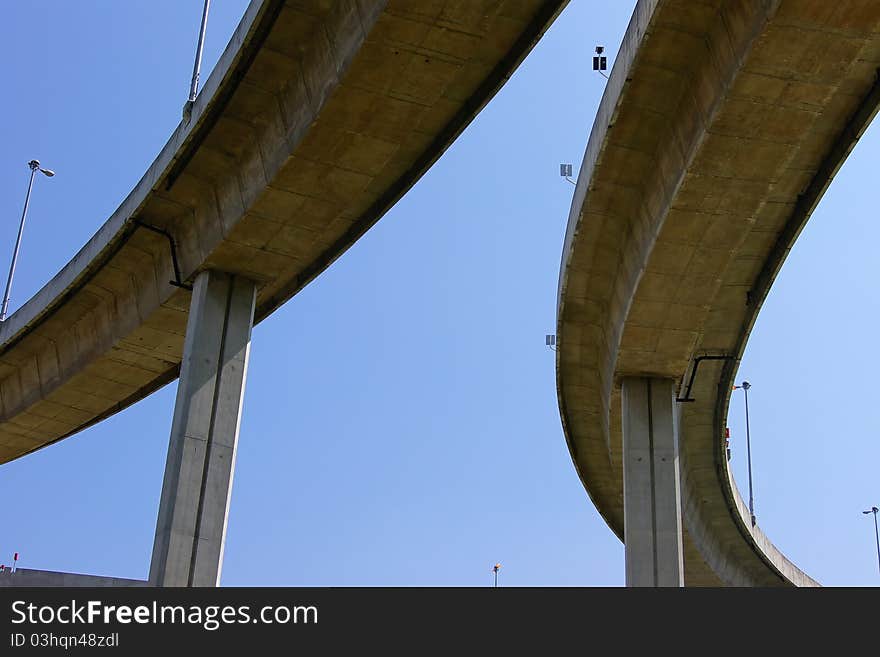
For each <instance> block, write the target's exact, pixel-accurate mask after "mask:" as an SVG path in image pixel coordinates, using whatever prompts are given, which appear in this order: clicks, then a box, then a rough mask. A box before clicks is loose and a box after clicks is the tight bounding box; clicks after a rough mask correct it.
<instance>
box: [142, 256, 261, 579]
mask: <svg viewBox="0 0 880 657" xmlns="http://www.w3.org/2000/svg"><path fill="white" fill-rule="evenodd" d="M255 298H256V287H255V285H254V283H253V282H251V281H248V280H246V279H243V278H240V277H236V276H232V275H230V274H224V273H220V272H212V271H206V272H202V273H201V274H199V275H198V277H197V278H196V281H195V285H194V286H193V296H192V301H191V304H190V312H189V322H188V324H187V327H186V339H185V341H184V347H183V362H182V363H181V366H180V381H179V383H178V387H177V401H176V403H175V405H174V420H173V422H172V426H171V440H170V442H169V445H168V459H167V461H166V463H165V480H164V482H163V484H162V498H161V501H160V503H159V518H158V520H157V522H156V538H155V542H154V543H153V558H152V562H151V564H150V583H151V584H152V585H154V586H217V585H218V583H219V582H220V568H221V565H222V562H223V544H224V542H225V539H226V521H227V518H228V514H229V498H230V493H231V492H232V475H233V470H234V468H235V449H236V445H237V443H238V428H239V422H240V418H241V405H242V399H243V397H244V384H245V375H246V373H247V363H248V349H249V346H250V338H251V326H252V325H253V321H254V300H255Z"/></svg>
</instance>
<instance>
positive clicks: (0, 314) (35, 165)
mask: <svg viewBox="0 0 880 657" xmlns="http://www.w3.org/2000/svg"><path fill="white" fill-rule="evenodd" d="M28 166H29V167H30V168H31V178H30V181H29V182H28V188H27V195H26V196H25V197H24V210H22V212H21V223H20V224H19V225H18V237H17V238H16V240H15V251H13V252H12V264H11V265H10V266H9V278H7V279H6V293H5V294H4V295H3V307H2V309H0V322H3V321H6V311H7V310H9V293H10V292H11V291H12V277H13V276H14V275H15V265H16V263H17V262H18V251H19V249H20V248H21V236H22V234H23V233H24V220H25V219H26V218H27V211H28V204H29V203H30V201H31V190H32V189H33V187H34V176H36V175H37V171H39V172H40V173H42V174H43V175H44V176H46V177H47V178H51V177H52V176H54V175H55V172H54V171H52V170H50V169H43V168H42V167H40V163H39V161H37V160H31V161H30V162H28Z"/></svg>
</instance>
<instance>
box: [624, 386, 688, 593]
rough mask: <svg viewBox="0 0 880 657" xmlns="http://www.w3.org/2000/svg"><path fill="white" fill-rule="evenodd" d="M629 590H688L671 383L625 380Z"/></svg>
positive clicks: (673, 393)
mask: <svg viewBox="0 0 880 657" xmlns="http://www.w3.org/2000/svg"><path fill="white" fill-rule="evenodd" d="M620 389H621V401H622V404H623V407H622V409H621V416H622V420H621V424H622V437H623V506H624V517H623V523H624V530H623V535H624V543H625V545H626V585H627V586H653V587H656V586H684V560H683V557H682V537H681V493H680V489H679V472H678V408H677V405H676V402H675V386H674V383H673V381H672V380H670V379H650V378H641V377H630V378H625V379H623V380H622V381H621V384H620Z"/></svg>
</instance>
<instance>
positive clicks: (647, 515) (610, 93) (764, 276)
mask: <svg viewBox="0 0 880 657" xmlns="http://www.w3.org/2000/svg"><path fill="white" fill-rule="evenodd" d="M878 68H880V3H876V2H871V1H869V0H846V1H843V2H833V3H830V2H824V1H822V0H753V1H746V0H707V1H705V2H703V1H693V2H691V1H684V0H639V2H638V3H637V5H636V8H635V11H634V13H633V16H632V19H631V22H630V24H629V27H628V29H627V31H626V35H625V37H624V40H623V44H622V47H621V49H620V52H619V53H618V55H617V59H616V61H615V64H614V67H613V71H612V73H611V75H610V80H609V82H608V84H607V88H606V90H605V94H604V97H603V99H602V101H601V105H600V107H599V110H598V113H597V116H596V119H595V122H594V125H593V129H592V132H591V134H590V138H589V143H588V146H587V149H586V154H585V157H584V161H583V165H582V167H581V170H580V174H579V177H578V181H577V186H576V188H575V193H574V199H573V202H572V206H571V212H570V215H569V222H568V228H567V232H566V236H565V243H564V248H563V256H562V265H561V272H560V280H559V289H558V325H557V335H558V344H559V349H558V352H557V388H558V397H559V405H560V409H561V414H562V419H563V424H564V427H565V434H566V438H567V441H568V445H569V449H570V452H571V455H572V459H573V461H574V464H575V466H576V468H577V471H578V473H579V475H580V477H581V479H582V481H583V483H584V486H585V487H586V489H587V491H588V492H589V494H590V497H591V498H592V500H593V502H594V503H595V504H596V506H597V508H598V509H599V511H600V513H601V514H602V516H603V517H604V518H605V520H606V522H607V523H608V525H609V526H610V527H611V529H612V530H613V531H614V532H615V533H616V534H617V535H618V536H619V537H620V538H621V540H623V541H624V542H625V544H626V565H627V583H628V584H633V585H657V584H661V585H662V584H669V585H681V584H687V585H736V586H777V585H797V586H812V585H816V582H815V581H814V580H813V579H811V578H810V577H809V576H808V575H806V574H805V573H803V572H801V571H800V570H799V569H798V568H797V567H796V566H795V565H794V564H792V563H791V562H790V561H789V560H788V559H786V557H785V556H784V555H783V554H782V553H781V552H780V551H779V550H777V549H776V548H775V547H774V546H773V544H772V543H771V542H770V540H769V539H768V538H767V537H766V535H765V534H764V533H763V532H762V530H761V528H760V527H759V526H757V525H756V524H754V523H753V522H752V521H751V518H750V514H749V511H748V509H747V507H746V505H745V504H744V503H743V500H742V499H741V497H740V494H739V492H738V491H737V487H736V484H735V483H734V480H733V477H732V475H731V472H730V469H729V467H728V463H727V458H726V454H725V449H724V428H725V424H726V418H727V411H728V404H729V399H730V394H731V388H732V384H733V381H734V376H735V375H736V371H737V365H738V363H739V359H740V358H741V357H742V354H743V351H744V349H745V346H746V342H747V340H748V336H749V332H750V331H751V329H752V326H753V325H754V322H755V319H756V317H757V315H758V312H759V311H760V309H761V305H762V303H763V301H764V299H765V298H766V296H767V293H768V291H769V289H770V286H771V285H772V283H773V280H774V278H775V276H776V275H777V273H778V272H779V270H780V268H781V266H782V264H783V262H784V260H785V258H786V255H787V254H788V252H789V250H790V249H791V248H792V246H793V245H794V242H795V240H796V239H797V237H798V234H799V233H800V231H801V229H802V228H803V227H804V225H805V223H806V221H807V220H808V218H809V217H810V214H811V212H812V211H813V210H814V208H815V207H816V205H817V204H818V203H819V201H820V199H821V197H822V195H823V193H824V191H825V190H826V189H827V187H828V185H829V184H830V182H831V180H832V179H833V177H834V175H835V173H836V172H837V170H838V168H839V167H840V166H841V164H842V163H843V161H844V160H845V159H846V157H847V155H848V154H849V153H850V151H851V150H852V148H853V147H854V146H855V144H856V142H857V141H858V139H859V137H860V136H861V135H862V133H863V132H864V130H865V129H866V127H867V126H868V124H869V123H870V121H871V120H872V119H873V117H874V115H875V114H876V112H877V109H878V101H880V85H878ZM706 357H709V358H706ZM677 399H678V400H682V399H686V400H687V401H676V400H677ZM779 439H782V437H780V438H779Z"/></svg>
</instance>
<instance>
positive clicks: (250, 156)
mask: <svg viewBox="0 0 880 657" xmlns="http://www.w3.org/2000/svg"><path fill="white" fill-rule="evenodd" d="M565 4H566V0H517V1H516V2H510V1H503V0H478V1H474V2H453V1H448V2H444V1H441V2H419V3H414V2H407V1H406V0H390V1H388V2H385V1H382V0H332V1H329V0H298V1H294V0H290V1H287V2H284V1H281V0H254V1H253V2H252V3H251V4H250V6H249V7H248V9H247V11H246V13H245V16H244V18H243V19H242V21H241V23H240V25H239V27H238V28H237V30H236V32H235V33H234V35H233V37H232V39H231V41H230V43H229V45H228V47H227V49H226V51H225V52H224V54H223V55H222V57H221V59H220V61H219V62H218V64H217V66H216V68H215V70H214V71H213V73H212V74H211V76H210V78H209V79H208V80H207V82H206V84H205V86H204V88H203V90H202V92H201V93H200V95H199V97H198V99H197V100H196V102H195V105H194V107H193V111H192V115H191V118H190V119H189V120H185V121H184V122H182V123H181V124H180V125H179V127H178V128H177V130H176V131H175V132H174V134H173V135H172V136H171V138H170V139H169V141H168V143H167V144H166V145H165V147H164V148H163V150H162V152H161V153H160V154H159V156H158V157H157V159H156V160H155V162H154V163H153V164H152V166H151V167H150V168H149V170H148V171H147V172H146V174H145V175H144V177H143V178H142V179H141V181H140V182H139V183H138V185H137V186H136V187H135V189H133V190H132V192H131V193H130V194H129V196H128V197H127V198H126V199H125V201H124V202H123V203H122V204H121V205H120V207H119V208H118V210H117V211H116V212H115V213H114V214H113V216H111V217H110V218H109V219H108V220H107V222H106V223H105V224H104V225H103V226H102V227H101V228H100V230H98V232H97V233H96V234H95V236H94V237H93V238H92V239H91V240H90V241H89V242H88V243H87V244H86V245H85V246H84V247H83V248H82V249H81V250H80V252H79V253H78V254H77V255H76V256H75V257H74V258H73V259H72V260H71V261H70V262H69V263H68V264H67V265H66V266H65V267H64V268H63V269H62V270H61V271H60V272H59V273H58V274H57V275H56V276H55V277H54V278H53V279H52V280H51V281H50V282H49V283H48V284H47V285H46V286H45V287H44V288H43V289H42V290H40V292H38V293H37V294H36V295H35V296H34V297H33V298H32V299H30V300H29V301H28V302H27V303H26V304H25V305H24V306H23V307H21V308H20V309H18V310H17V311H16V312H15V313H14V314H13V315H12V316H10V317H9V318H8V319H7V321H5V322H4V323H3V324H2V325H0V463H4V462H7V461H10V460H12V459H15V458H18V457H20V456H22V455H24V454H28V453H29V452H32V451H34V450H36V449H39V448H41V447H44V446H46V445H48V444H51V443H52V442H54V441H57V440H60V439H62V438H65V437H67V436H70V435H72V434H74V433H76V432H78V431H80V430H82V429H83V428H85V427H87V426H89V425H91V424H94V423H95V422H98V421H100V420H101V419H103V418H105V417H108V416H109V415H111V414H113V413H116V412H118V411H120V410H121V409H123V408H125V407H126V406H128V405H130V404H132V403H134V402H135V401H137V400H139V399H141V398H143V397H144V396H146V395H148V394H150V393H151V392H152V391H154V390H156V389H157V388H159V387H161V386H162V385H164V384H165V383H167V382H169V381H172V380H173V379H174V378H176V377H177V376H178V373H179V370H180V363H181V355H182V350H183V340H184V334H185V331H186V326H187V318H188V313H189V305H190V292H189V291H187V290H185V289H182V288H180V287H176V286H174V285H172V284H170V283H169V281H171V280H173V279H175V272H174V264H173V262H172V257H171V254H172V249H171V248H170V244H169V239H168V236H170V238H171V239H172V240H173V242H174V245H175V251H176V255H177V257H178V260H179V263H178V264H179V269H180V272H181V278H182V280H183V281H184V282H185V283H186V282H192V280H193V279H194V278H195V276H196V275H197V274H198V273H199V272H200V271H202V270H206V269H211V270H220V271H224V272H228V273H232V274H238V275H241V276H244V277H246V278H248V279H250V280H253V281H256V282H257V284H258V292H257V301H256V304H257V305H256V320H257V321H260V320H262V319H263V318H265V317H266V316H268V315H269V314H270V313H271V312H272V311H273V310H275V309H276V308H277V307H278V306H279V305H281V304H283V303H284V302H285V301H286V300H287V299H289V298H290V297H291V296H292V295H294V294H296V292H297V291H299V290H300V289H302V287H303V286H304V285H306V284H307V283H308V282H309V281H310V280H311V279H313V278H314V277H315V276H317V275H318V274H319V273H320V272H321V271H322V270H324V269H325V268H326V267H328V266H329V265H330V264H331V263H332V262H333V261H334V260H335V259H336V258H337V257H339V256H340V255H341V254H342V253H343V252H344V251H345V250H346V249H347V248H348V247H349V246H351V245H352V244H353V243H354V242H355V241H356V240H357V239H358V238H359V237H360V236H361V235H362V234H363V233H364V232H365V231H366V230H368V229H369V228H370V226H372V225H373V224H374V223H375V222H376V221H377V220H378V219H379V218H380V217H381V216H382V215H383V214H384V213H385V212H386V211H387V210H388V209H389V208H390V207H391V206H392V205H393V204H394V203H395V202H396V201H397V200H398V199H399V198H400V197H401V196H402V195H403V194H404V193H405V192H406V190H407V189H409V188H410V187H411V186H412V185H413V184H414V183H415V182H416V181H417V180H418V179H419V177H420V176H421V175H423V174H424V173H425V171H427V169H428V168H430V166H431V165H432V163H433V162H434V161H435V160H436V159H437V158H439V157H440V155H442V153H443V152H444V151H445V149H446V148H447V147H448V146H449V145H450V144H451V143H452V142H453V141H454V140H455V138H456V137H457V136H458V135H459V134H460V133H461V131H462V130H463V129H464V128H465V127H466V126H467V125H468V123H469V122H470V121H471V120H472V119H473V118H474V116H476V114H477V113H479V111H480V110H481V109H482V107H483V106H484V105H485V104H486V103H487V102H488V101H489V99H490V98H491V97H492V96H493V95H494V94H495V93H496V92H497V91H498V89H499V88H500V87H501V86H502V85H503V84H504V82H505V81H506V80H507V79H508V78H509V77H510V75H511V74H512V72H513V71H514V70H515V69H516V67H517V66H518V65H519V63H520V62H521V61H522V59H523V58H524V57H525V56H526V54H527V53H528V52H529V51H530V49H531V48H532V46H533V45H534V44H535V43H536V42H537V40H538V39H539V38H540V37H541V35H542V34H543V32H544V30H545V29H546V28H547V27H548V26H549V24H550V23H551V22H552V21H553V20H554V19H555V17H556V16H557V15H558V13H559V12H560V11H561V10H562V8H563V7H564V6H565ZM142 224H147V225H148V226H150V227H152V228H145V227H143V226H142ZM153 229H159V230H160V231H164V232H165V233H167V236H166V235H164V234H162V233H161V232H156V230H153Z"/></svg>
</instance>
